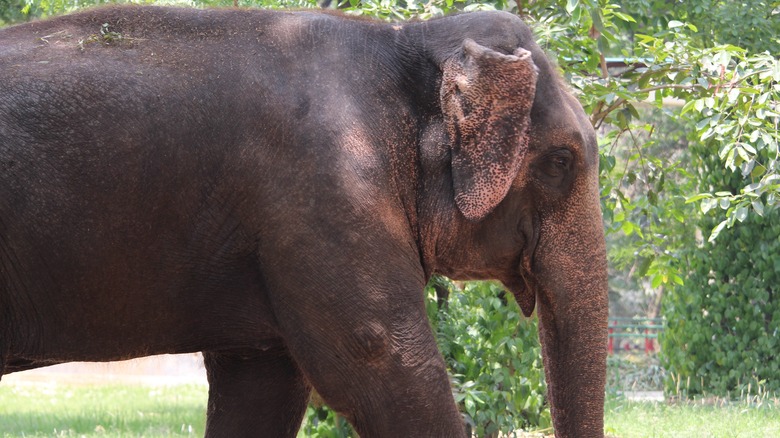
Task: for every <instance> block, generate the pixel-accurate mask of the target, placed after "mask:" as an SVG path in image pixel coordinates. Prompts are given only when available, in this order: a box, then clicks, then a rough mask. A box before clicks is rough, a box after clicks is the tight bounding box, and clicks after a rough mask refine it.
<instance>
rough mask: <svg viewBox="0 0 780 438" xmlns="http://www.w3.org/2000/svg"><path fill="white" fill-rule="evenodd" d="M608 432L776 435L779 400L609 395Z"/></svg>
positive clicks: (627, 437)
mask: <svg viewBox="0 0 780 438" xmlns="http://www.w3.org/2000/svg"><path fill="white" fill-rule="evenodd" d="M605 411H606V416H605V419H604V422H605V424H606V432H607V434H608V435H611V436H615V437H620V438H647V437H652V438H661V437H675V438H709V437H714V438H722V437H745V438H748V437H750V438H777V437H780V400H778V399H770V398H764V399H763V400H760V401H759V400H752V401H741V402H731V403H729V402H726V401H724V400H722V399H704V400H698V401H682V402H677V403H673V404H669V403H665V402H632V401H627V400H625V399H622V398H610V399H608V401H607V405H606V408H605Z"/></svg>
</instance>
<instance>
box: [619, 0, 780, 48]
mask: <svg viewBox="0 0 780 438" xmlns="http://www.w3.org/2000/svg"><path fill="white" fill-rule="evenodd" d="M616 3H618V4H620V5H621V6H622V7H623V8H624V9H625V10H628V11H631V15H632V16H633V17H634V18H635V19H636V22H637V23H636V24H635V25H633V26H631V30H632V31H639V30H640V29H647V28H651V29H662V28H666V27H668V25H669V22H670V21H672V20H678V21H686V22H689V23H695V24H696V26H697V28H698V29H697V31H696V33H695V35H694V36H695V41H696V44H697V45H698V46H702V47H708V46H711V45H712V44H713V43H720V44H732V45H736V46H739V47H744V48H746V49H748V50H750V51H751V52H753V53H759V52H764V51H766V52H769V53H775V54H777V53H780V38H778V36H780V2H778V1H766V0H741V1H738V2H733V1H725V0H686V1H685V2H677V3H676V4H675V5H674V7H669V2H668V0H617V1H616ZM748 11H749V13H746V12H748ZM640 33H641V32H640Z"/></svg>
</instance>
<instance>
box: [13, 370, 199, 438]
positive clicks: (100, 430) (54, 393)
mask: <svg viewBox="0 0 780 438" xmlns="http://www.w3.org/2000/svg"><path fill="white" fill-rule="evenodd" d="M207 391H208V388H207V387H206V386H205V385H176V386H143V385H55V384H6V383H2V384H0V437H3V438H6V437H22V436H24V437H79V438H80V437H178V436H203V431H204V427H205V422H206V417H205V412H206V411H205V406H206V399H207Z"/></svg>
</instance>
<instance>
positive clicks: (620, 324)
mask: <svg viewBox="0 0 780 438" xmlns="http://www.w3.org/2000/svg"><path fill="white" fill-rule="evenodd" d="M663 324H664V320H663V319H662V318H618V317H611V318H609V343H608V345H607V348H608V350H609V354H614V353H615V351H616V350H617V351H621V350H624V351H626V350H634V349H643V350H644V352H645V354H650V353H655V352H656V350H657V349H658V346H657V344H658V342H657V339H658V333H659V332H660V331H662V330H663V329H664V325H663ZM621 341H627V342H621ZM631 341H639V345H638V346H637V345H636V343H634V342H631ZM643 341H644V342H643Z"/></svg>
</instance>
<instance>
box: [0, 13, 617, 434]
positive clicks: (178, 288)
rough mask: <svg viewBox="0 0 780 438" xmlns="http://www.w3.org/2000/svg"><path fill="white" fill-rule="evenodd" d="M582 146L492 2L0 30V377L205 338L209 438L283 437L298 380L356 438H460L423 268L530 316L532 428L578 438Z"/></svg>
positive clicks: (586, 196)
mask: <svg viewBox="0 0 780 438" xmlns="http://www.w3.org/2000/svg"><path fill="white" fill-rule="evenodd" d="M104 23H105V24H108V28H106V27H105V26H103V24H104ZM101 29H102V30H103V33H101ZM597 158H598V157H597V148H596V141H595V137H594V132H593V130H592V129H591V127H590V125H589V123H588V120H587V118H586V116H585V114H584V113H583V110H582V108H581V107H580V106H579V104H578V103H577V102H576V100H575V99H574V98H572V97H571V96H570V95H569V94H568V93H567V91H566V90H565V87H564V86H563V85H562V84H561V82H560V79H559V78H558V76H557V75H556V73H555V72H554V70H553V68H552V67H551V66H550V64H549V62H548V61H547V59H546V58H545V57H544V55H543V54H542V52H541V51H540V50H539V48H538V47H537V45H536V44H535V43H534V42H533V40H532V37H531V32H530V31H529V30H528V28H527V27H526V26H525V25H524V24H523V23H522V22H521V21H520V20H519V19H518V18H516V17H514V16H512V15H510V14H506V13H472V14H463V15H458V16H452V17H448V18H442V19H438V20H433V21H430V22H421V23H399V24H395V25H392V24H385V23H378V22H373V21H368V20H358V19H351V18H347V17H344V16H341V15H336V14H332V13H330V14H329V13H320V12H268V11H255V10H252V11H250V10H247V11H239V10H186V9H171V8H153V7H111V8H103V9H95V10H90V11H86V12H82V13H78V14H74V15H70V16H66V17H61V18H55V19H52V20H48V21H41V22H36V23H29V24H23V25H20V26H16V27H11V28H7V29H3V30H0V374H2V373H10V372H15V371H21V370H24V369H30V368H35V367H39V366H45V365H49V364H53V363H58V362H67V361H75V360H88V361H109V360H117V359H127V358H131V357H138V356H144V355H150V354H156V353H183V352H193V351H203V352H204V354H205V360H206V367H207V371H208V378H209V383H210V389H209V403H208V422H207V435H208V436H213V437H226V436H230V437H235V436H274V437H282V436H294V435H295V431H296V430H297V429H298V427H299V425H300V422H301V418H302V416H303V413H304V410H305V406H306V402H307V399H308V396H309V393H310V391H311V388H312V387H314V388H316V389H317V391H318V392H319V393H320V394H321V395H322V397H323V398H324V399H325V400H326V401H327V403H328V404H329V405H330V406H332V407H333V408H334V409H336V410H338V411H339V412H340V413H342V414H343V415H344V416H345V417H346V418H347V419H349V421H350V422H351V423H352V424H353V425H354V427H355V428H356V430H357V431H358V432H359V433H360V434H361V436H379V437H411V436H420V437H433V436H441V437H456V436H464V435H465V433H464V428H463V424H462V420H461V416H460V415H459V413H458V412H457V409H456V406H455V403H454V402H453V399H452V396H451V393H450V387H449V385H448V380H447V374H446V370H445V365H444V362H443V360H442V357H441V356H440V354H439V352H438V351H437V349H436V344H435V342H434V338H433V335H432V333H431V330H430V328H429V325H428V322H427V320H426V315H425V306H424V297H423V292H422V290H423V286H424V285H425V283H426V281H427V280H428V278H429V277H430V276H431V275H432V274H433V273H436V272H438V273H441V274H444V275H447V276H449V277H451V278H454V279H481V278H494V279H498V280H501V281H502V282H504V284H505V285H506V286H507V287H508V288H510V289H511V290H512V292H513V293H514V294H515V295H516V296H517V299H518V302H519V303H520V305H521V307H522V310H523V312H524V313H525V314H526V315H529V314H530V313H531V312H532V311H533V310H534V308H535V307H536V309H537V311H538V314H539V317H540V321H541V325H540V326H541V333H540V336H541V340H542V344H543V353H544V361H545V369H546V373H547V379H548V383H549V396H550V403H551V406H552V413H553V418H554V424H555V429H556V434H557V436H560V437H593V436H602V434H603V431H602V429H603V424H602V416H603V397H604V383H605V357H606V334H607V330H606V328H607V327H606V318H607V293H606V280H605V279H606V274H605V272H606V269H605V250H604V238H603V231H602V227H601V215H600V210H599V199H598V187H597V167H598V159H597ZM518 372H522V370H518Z"/></svg>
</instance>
